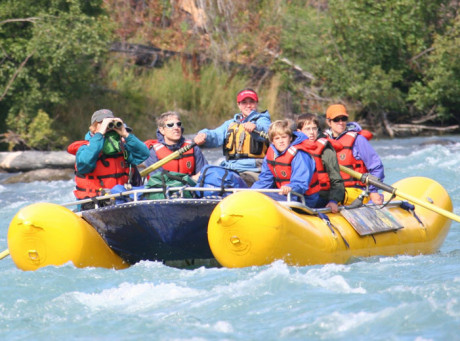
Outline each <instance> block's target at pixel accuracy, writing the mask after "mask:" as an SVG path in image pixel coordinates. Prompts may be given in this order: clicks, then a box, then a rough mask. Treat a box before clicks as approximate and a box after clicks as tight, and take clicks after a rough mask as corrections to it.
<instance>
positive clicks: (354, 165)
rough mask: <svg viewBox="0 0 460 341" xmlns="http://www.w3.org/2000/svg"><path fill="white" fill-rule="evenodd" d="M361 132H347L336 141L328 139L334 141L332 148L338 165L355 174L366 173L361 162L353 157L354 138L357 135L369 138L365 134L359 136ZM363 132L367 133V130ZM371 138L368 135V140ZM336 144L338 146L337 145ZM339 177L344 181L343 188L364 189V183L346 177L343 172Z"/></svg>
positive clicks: (348, 176)
mask: <svg viewBox="0 0 460 341" xmlns="http://www.w3.org/2000/svg"><path fill="white" fill-rule="evenodd" d="M362 131H364V130H362ZM362 131H360V132H356V131H349V132H346V133H345V134H343V135H342V136H341V137H339V139H338V140H333V139H329V138H328V140H329V141H334V143H333V146H334V148H335V150H336V153H337V161H338V162H339V165H342V166H345V167H348V168H351V169H353V170H355V171H356V172H360V173H368V170H367V168H366V165H365V164H364V162H363V160H356V159H355V157H354V156H353V145H354V144H355V140H356V137H357V136H358V135H363V136H364V137H366V138H368V136H369V135H366V134H361V132H362ZM364 132H367V130H366V131H364ZM371 137H372V134H371V133H370V138H371ZM338 142H339V143H340V144H338ZM336 147H337V148H336ZM340 175H341V176H342V179H343V181H344V182H343V184H344V186H345V187H353V186H361V187H364V186H366V185H365V184H364V183H362V182H361V181H358V180H356V179H354V178H353V177H352V176H351V175H348V174H347V173H345V172H342V171H341V172H340Z"/></svg>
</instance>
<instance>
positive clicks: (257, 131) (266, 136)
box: [252, 129, 268, 140]
mask: <svg viewBox="0 0 460 341" xmlns="http://www.w3.org/2000/svg"><path fill="white" fill-rule="evenodd" d="M252 132H253V133H256V134H258V135H259V136H260V137H263V138H264V139H267V140H268V133H266V132H265V131H259V130H255V129H254V130H253V131H252Z"/></svg>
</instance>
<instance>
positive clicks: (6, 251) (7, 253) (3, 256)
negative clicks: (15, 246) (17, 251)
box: [0, 249, 10, 260]
mask: <svg viewBox="0 0 460 341" xmlns="http://www.w3.org/2000/svg"><path fill="white" fill-rule="evenodd" d="M9 254H10V250H8V249H6V250H5V251H2V252H0V260H2V259H3V258H5V257H7V256H8V255H9Z"/></svg>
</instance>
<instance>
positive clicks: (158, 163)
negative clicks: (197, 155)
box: [140, 142, 196, 176]
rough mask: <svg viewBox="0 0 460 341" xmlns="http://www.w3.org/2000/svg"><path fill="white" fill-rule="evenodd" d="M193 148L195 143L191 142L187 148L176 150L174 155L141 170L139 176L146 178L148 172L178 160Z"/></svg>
mask: <svg viewBox="0 0 460 341" xmlns="http://www.w3.org/2000/svg"><path fill="white" fill-rule="evenodd" d="M195 146H196V143H195V142H192V143H191V144H189V145H188V146H185V147H182V148H181V149H178V150H176V151H175V152H174V153H172V154H171V155H168V156H167V157H165V158H164V159H161V160H159V161H157V162H155V163H154V164H153V165H150V166H148V167H147V168H146V169H143V170H142V171H141V172H140V174H141V176H146V175H147V174H149V173H150V172H153V171H154V170H155V169H158V168H160V167H161V166H163V165H164V164H166V163H168V162H169V161H171V160H174V159H176V158H178V157H179V156H181V155H182V154H184V153H185V152H186V151H188V150H190V149H192V148H193V147H195Z"/></svg>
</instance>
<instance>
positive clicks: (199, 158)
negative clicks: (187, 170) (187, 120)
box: [145, 130, 208, 174]
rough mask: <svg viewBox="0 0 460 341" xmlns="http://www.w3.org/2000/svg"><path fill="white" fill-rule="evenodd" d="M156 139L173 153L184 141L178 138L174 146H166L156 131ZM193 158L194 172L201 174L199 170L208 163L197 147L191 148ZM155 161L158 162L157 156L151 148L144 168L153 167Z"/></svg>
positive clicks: (162, 137)
mask: <svg viewBox="0 0 460 341" xmlns="http://www.w3.org/2000/svg"><path fill="white" fill-rule="evenodd" d="M157 139H158V142H159V143H162V144H164V145H165V146H166V147H167V148H168V149H169V150H171V151H173V152H175V151H176V150H178V149H180V147H181V146H182V144H183V143H184V141H185V137H184V136H182V137H181V138H180V140H179V142H177V143H176V144H174V145H169V144H166V142H165V137H164V136H163V134H162V133H160V130H157ZM193 156H194V157H195V172H196V173H199V172H201V168H203V167H204V166H206V165H207V164H208V161H207V160H206V158H205V157H204V155H203V153H202V152H201V149H200V147H198V146H195V147H193ZM157 161H158V157H157V154H156V152H155V149H153V148H152V149H150V156H149V158H148V159H147V160H146V161H145V166H146V167H148V166H150V165H153V164H154V163H155V162H157ZM162 169H163V167H160V168H158V169H156V170H154V171H153V172H151V174H154V173H156V172H159V171H161V170H162Z"/></svg>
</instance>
